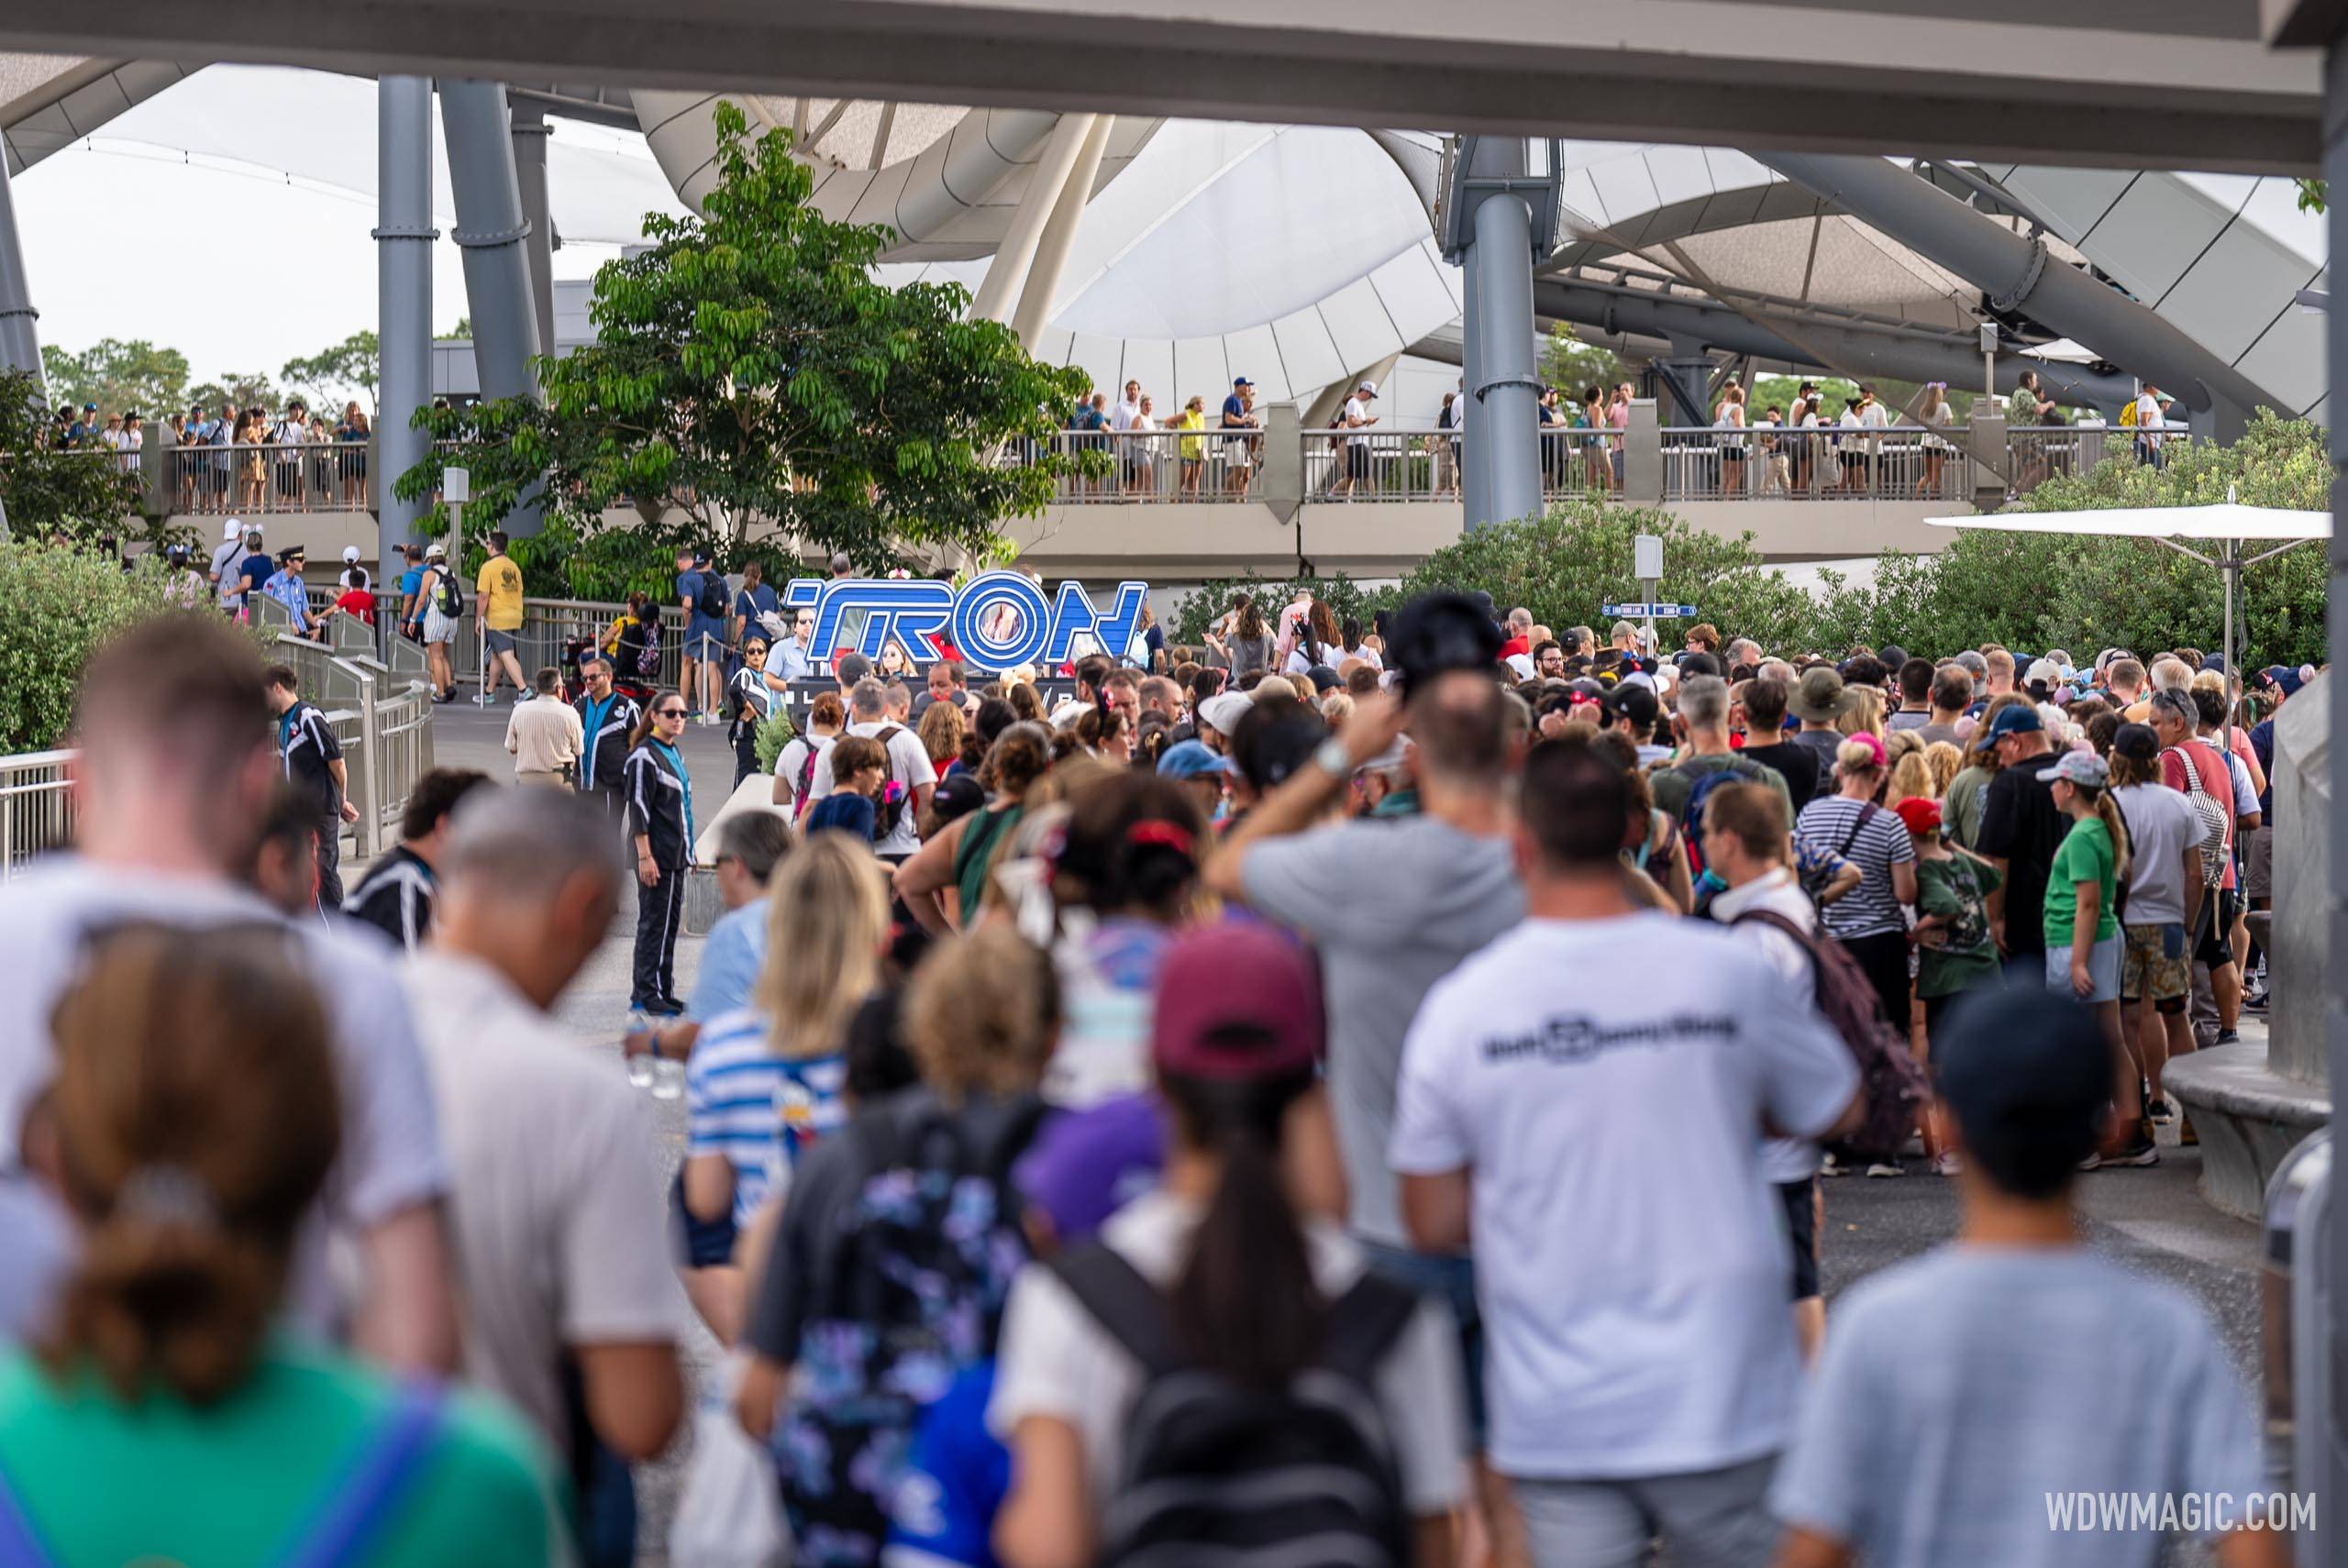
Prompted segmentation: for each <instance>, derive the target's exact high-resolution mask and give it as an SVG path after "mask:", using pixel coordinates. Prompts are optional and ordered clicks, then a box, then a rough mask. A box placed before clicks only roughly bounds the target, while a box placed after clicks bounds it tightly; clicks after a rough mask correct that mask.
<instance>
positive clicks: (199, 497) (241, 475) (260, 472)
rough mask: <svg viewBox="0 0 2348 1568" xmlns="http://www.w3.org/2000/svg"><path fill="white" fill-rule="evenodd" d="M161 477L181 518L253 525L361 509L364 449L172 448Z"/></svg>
mask: <svg viewBox="0 0 2348 1568" xmlns="http://www.w3.org/2000/svg"><path fill="white" fill-rule="evenodd" d="M166 469H167V472H168V473H169V476H170V488H171V495H172V505H173V507H174V508H175V509H176V510H177V511H179V512H182V513H199V514H200V513H224V514H233V515H235V516H238V517H252V516H268V515H271V514H272V513H285V512H364V511H366V510H367V507H368V494H367V443H366V442H364V441H289V442H262V443H260V444H259V445H251V444H247V445H239V446H216V447H172V450H171V452H170V453H169V455H168V461H167V464H166Z"/></svg>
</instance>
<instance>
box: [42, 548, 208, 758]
mask: <svg viewBox="0 0 2348 1568" xmlns="http://www.w3.org/2000/svg"><path fill="white" fill-rule="evenodd" d="M0 603H5V604H6V605H7V606H8V613H7V614H6V615H5V616H0V752H26V751H44V750H47V749H48V748H50V746H53V745H57V744H58V742H59V740H60V739H61V737H62V736H63V735H64V734H65V731H66V728H67V726H68V725H70V724H71V723H72V719H73V693H74V690H75V689H76V688H77V687H78V686H79V685H80V684H81V680H82V667H83V665H84V664H86V663H88V662H89V658H90V656H91V655H92V654H93V653H94V652H96V651H97V649H98V647H99V646H100V645H102V644H104V643H105V642H106V641H107V640H108V639H110V638H111V637H113V636H114V635H115V634H116V633H117V632H119V631H121V630H122V629H123V628H124V627H126V626H128V625H130V624H133V623H134V622H138V621H142V620H145V619H146V618H147V617H149V616H150V615H161V614H165V613H169V610H168V607H167V605H166V604H165V602H164V599H163V572H162V563H161V560H160V559H159V558H156V557H153V556H149V557H146V558H143V559H142V560H141V562H140V564H139V567H138V569H137V570H135V571H131V572H125V571H124V570H123V569H121V568H120V567H118V566H116V564H115V563H114V562H113V561H112V560H111V559H108V558H105V557H101V556H97V555H93V554H86V553H84V552H82V551H79V550H73V549H63V548H58V547H53V546H50V545H48V544H45V543H35V542H28V541H24V540H16V541H11V542H7V543H0Z"/></svg>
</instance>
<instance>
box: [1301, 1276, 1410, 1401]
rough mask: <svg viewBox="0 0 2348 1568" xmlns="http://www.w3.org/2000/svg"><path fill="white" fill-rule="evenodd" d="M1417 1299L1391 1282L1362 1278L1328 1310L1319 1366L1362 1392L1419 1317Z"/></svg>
mask: <svg viewBox="0 0 2348 1568" xmlns="http://www.w3.org/2000/svg"><path fill="white" fill-rule="evenodd" d="M1418 1310H1419V1297H1418V1296H1417V1295H1416V1294H1415V1293H1413V1292H1412V1291H1410V1290H1407V1289H1405V1288H1403V1287H1402V1286H1399V1285H1397V1284H1395V1283H1394V1282H1393V1281H1392V1280H1390V1279H1382V1278H1380V1277H1379V1275H1374V1274H1364V1275H1362V1276H1361V1277H1360V1278H1359V1279H1357V1280H1355V1281H1354V1283H1353V1287H1352V1288H1351V1289H1349V1290H1347V1291H1346V1293H1345V1294H1344V1295H1343V1296H1340V1297H1337V1300H1336V1304H1335V1306H1333V1307H1332V1308H1331V1309H1329V1335H1328V1341H1327V1343H1326V1344H1325V1345H1324V1347H1323V1349H1322V1352H1321V1362H1322V1364H1323V1365H1324V1366H1326V1367H1328V1368H1329V1370H1331V1371H1332V1372H1335V1373H1339V1374H1342V1375H1344V1376H1346V1377H1348V1378H1350V1379H1352V1380H1353V1381H1354V1382H1355V1383H1357V1384H1358V1385H1360V1386H1362V1387H1364V1388H1368V1387H1369V1386H1371V1385H1372V1380H1373V1379H1374V1378H1375V1377H1376V1376H1377V1375H1378V1368H1379V1364H1381V1363H1382V1362H1384V1361H1385V1359H1386V1353H1387V1352H1389V1351H1390V1350H1392V1349H1393V1348H1394V1342H1395V1341H1396V1340H1398V1339H1400V1338H1401V1335H1402V1331H1403V1330H1404V1329H1406V1328H1408V1327H1410V1324H1411V1320H1412V1318H1414V1317H1416V1316H1417V1315H1418Z"/></svg>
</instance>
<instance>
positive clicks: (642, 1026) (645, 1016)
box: [627, 1010, 660, 1089]
mask: <svg viewBox="0 0 2348 1568" xmlns="http://www.w3.org/2000/svg"><path fill="white" fill-rule="evenodd" d="M651 1032H652V1018H651V1015H650V1014H649V1013H646V1012H643V1011H640V1010H639V1011H637V1012H631V1013H629V1014H628V1015H627V1038H628V1039H629V1040H631V1041H633V1040H636V1039H637V1037H639V1036H641V1035H646V1034H649V1033H651ZM659 1060H660V1056H659V1048H658V1044H657V1043H655V1045H654V1049H652V1050H649V1051H646V1052H641V1053H637V1054H634V1055H630V1056H629V1057H628V1059H627V1081H628V1082H629V1083H631V1084H633V1085H635V1086H636V1087H637V1088H640V1089H648V1088H652V1087H653V1084H654V1080H655V1079H656V1078H657V1077H658V1076H659Z"/></svg>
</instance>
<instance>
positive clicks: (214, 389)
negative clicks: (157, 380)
mask: <svg viewBox="0 0 2348 1568" xmlns="http://www.w3.org/2000/svg"><path fill="white" fill-rule="evenodd" d="M186 401H187V403H190V404H191V405H193V404H197V403H201V404H202V405H203V406H204V407H205V408H208V409H217V408H218V407H219V406H220V405H221V404H222V403H233V404H235V405H236V406H237V407H238V408H240V409H243V408H266V409H275V408H277V407H279V406H281V404H282V401H283V400H282V399H281V398H280V397H279V396H278V394H277V388H276V386H275V385H274V384H273V383H272V382H271V381H270V379H269V372H268V371H266V370H231V371H229V372H228V373H227V374H226V375H222V376H217V377H216V378H214V379H213V380H211V381H205V382H202V383H200V384H199V385H197V386H196V387H194V389H192V390H191V391H190V392H188V394H187V398H186Z"/></svg>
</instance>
